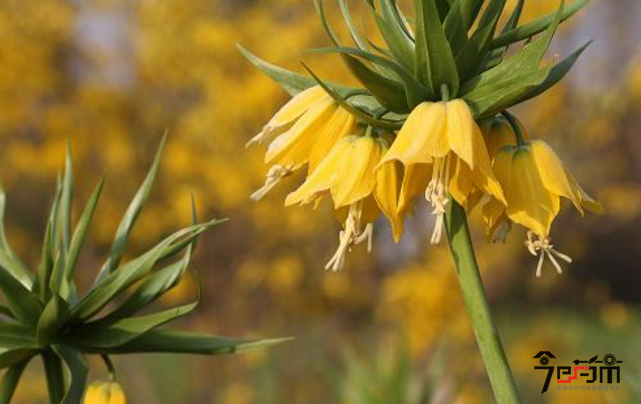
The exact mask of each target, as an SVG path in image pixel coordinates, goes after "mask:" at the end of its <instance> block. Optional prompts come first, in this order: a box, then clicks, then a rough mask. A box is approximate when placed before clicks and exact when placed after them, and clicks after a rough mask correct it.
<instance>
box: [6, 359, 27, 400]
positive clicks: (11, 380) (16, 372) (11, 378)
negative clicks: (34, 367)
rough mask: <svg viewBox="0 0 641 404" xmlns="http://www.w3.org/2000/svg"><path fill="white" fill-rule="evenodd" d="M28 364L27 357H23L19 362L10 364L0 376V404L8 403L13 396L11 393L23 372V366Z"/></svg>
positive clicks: (13, 391)
mask: <svg viewBox="0 0 641 404" xmlns="http://www.w3.org/2000/svg"><path fill="white" fill-rule="evenodd" d="M28 364H29V359H25V360H23V361H21V362H18V363H16V364H15V365H13V366H11V367H10V368H9V369H7V371H6V372H5V373H4V375H3V376H2V382H0V404H9V403H10V402H11V399H12V398H13V393H15V391H16V387H18V382H19V381H20V377H21V376H22V372H24V370H25V368H26V367H27V365H28Z"/></svg>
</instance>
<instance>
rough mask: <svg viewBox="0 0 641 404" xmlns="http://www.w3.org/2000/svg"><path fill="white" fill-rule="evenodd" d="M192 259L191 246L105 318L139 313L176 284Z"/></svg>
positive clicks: (147, 280) (110, 318)
mask: <svg viewBox="0 0 641 404" xmlns="http://www.w3.org/2000/svg"><path fill="white" fill-rule="evenodd" d="M190 259H191V247H190V248H188V250H187V252H186V253H185V256H184V257H183V258H182V259H181V260H180V261H178V262H175V263H173V264H171V265H169V266H167V267H165V268H163V269H161V270H160V271H157V272H155V273H153V274H152V275H150V276H149V277H148V278H147V279H145V280H144V282H143V283H142V285H140V287H139V288H138V289H136V291H135V292H134V293H132V294H131V296H129V297H128V298H127V300H125V302H124V303H123V304H121V305H120V306H118V308H117V309H115V310H114V311H112V312H111V313H109V314H108V315H107V316H105V317H104V318H103V320H113V319H121V318H125V317H128V316H131V315H132V314H135V313H137V312H138V311H140V310H141V309H143V308H144V307H145V306H147V305H149V304H151V303H153V302H154V301H156V300H157V299H158V298H159V297H161V296H162V295H163V294H165V293H166V292H167V291H168V290H170V289H172V288H173V287H174V286H176V285H177V284H178V283H179V282H180V279H181V278H182V276H183V274H184V273H185V271H186V270H187V267H188V265H189V261H190Z"/></svg>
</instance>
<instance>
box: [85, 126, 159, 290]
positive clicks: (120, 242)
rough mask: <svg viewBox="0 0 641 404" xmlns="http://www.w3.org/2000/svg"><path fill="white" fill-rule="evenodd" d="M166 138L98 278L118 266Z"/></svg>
mask: <svg viewBox="0 0 641 404" xmlns="http://www.w3.org/2000/svg"><path fill="white" fill-rule="evenodd" d="M166 140H167V133H165V135H164V136H163V138H162V140H161V141H160V145H159V146H158V150H157V151H156V157H155V158H154V161H153V163H152V165H151V169H150V170H149V173H148V174H147V177H146V178H145V180H144V181H143V183H142V185H141V186H140V188H139V189H138V192H136V195H135V196H134V199H133V200H132V201H131V203H130V205H129V207H128V208H127V211H126V212H125V215H124V217H123V218H122V221H121V222H120V225H119V226H118V230H117V231H116V236H115V238H114V241H113V244H112V246H111V252H110V254H109V259H107V262H105V264H104V265H103V267H102V268H101V270H100V275H99V277H98V279H100V278H102V277H104V276H106V275H107V274H109V273H110V272H112V271H113V270H114V269H116V268H117V267H118V264H119V263H120V259H121V258H122V254H123V253H124V250H125V246H126V245H127V241H128V240H129V235H130V234H131V229H132V228H133V226H134V224H135V223H136V220H137V219H138V216H139V215H140V212H141V211H142V208H143V206H144V205H145V203H146V202H147V199H149V194H150V193H151V187H152V186H153V183H154V180H155V179H156V174H157V173H158V167H159V165H160V158H161V157H162V152H163V149H164V147H165V141H166Z"/></svg>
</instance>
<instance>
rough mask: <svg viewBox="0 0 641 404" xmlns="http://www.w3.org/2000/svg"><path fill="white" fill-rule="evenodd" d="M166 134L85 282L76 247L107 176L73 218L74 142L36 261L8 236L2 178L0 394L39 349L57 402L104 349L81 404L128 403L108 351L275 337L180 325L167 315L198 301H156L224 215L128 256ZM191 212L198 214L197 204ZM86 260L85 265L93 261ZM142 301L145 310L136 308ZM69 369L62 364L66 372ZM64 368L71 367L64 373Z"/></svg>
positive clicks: (240, 345) (220, 348)
mask: <svg viewBox="0 0 641 404" xmlns="http://www.w3.org/2000/svg"><path fill="white" fill-rule="evenodd" d="M163 144H164V140H163V142H162V144H161V147H160V148H159V150H158V153H157V155H156V158H155V160H154V162H153V165H152V167H151V170H150V171H149V174H148V175H147V178H146V179H145V181H144V182H143V183H142V186H141V187H140V189H139V190H138V192H137V193H136V195H135V197H134V199H133V201H132V202H131V204H130V205H129V207H128V209H127V211H126V213H125V215H124V217H123V219H122V221H121V222H120V225H119V226H118V230H117V233H116V235H115V237H114V242H113V244H112V247H111V251H110V253H109V256H108V257H107V258H106V260H105V262H104V264H103V265H102V266H101V267H100V268H99V270H98V271H97V276H96V279H95V282H94V284H93V285H92V286H91V287H90V288H88V290H86V291H79V290H78V289H77V287H76V280H75V275H76V271H77V269H78V257H79V256H80V255H81V252H82V249H83V245H84V243H85V241H86V237H87V234H88V230H89V226H90V224H91V222H92V219H93V217H94V215H95V213H96V207H97V205H98V201H99V199H100V195H101V193H102V189H103V184H104V181H101V182H100V183H99V184H98V185H97V186H96V189H95V191H94V192H93V194H92V195H91V197H90V198H89V201H88V202H87V205H86V207H85V208H84V210H83V212H82V214H81V215H80V217H79V220H78V223H77V224H76V226H75V228H73V227H72V223H71V211H72V202H73V170H72V166H73V164H72V159H71V151H69V152H68V154H67V160H66V168H65V172H64V176H63V177H62V180H61V181H60V182H59V184H58V189H57V191H56V194H55V197H54V202H53V208H52V209H51V213H50V215H49V220H48V222H47V227H46V231H45V236H44V242H43V246H42V259H41V262H40V265H39V267H38V269H37V270H36V271H33V272H32V271H30V270H29V269H28V268H27V267H26V266H25V264H23V262H22V261H21V260H20V258H19V257H18V256H17V255H16V254H15V253H14V252H13V249H12V248H11V246H10V245H9V243H8V241H7V238H6V237H5V232H4V226H3V221H2V218H3V217H4V207H5V194H4V191H3V190H2V187H0V291H1V292H2V293H3V294H4V302H5V304H6V306H1V307H0V309H1V311H2V314H3V318H2V319H1V320H0V369H6V371H5V373H4V375H3V378H2V382H1V383H0V402H2V403H9V402H10V401H11V399H12V396H13V393H14V391H15V389H16V387H17V385H18V383H19V381H20V377H21V375H22V373H23V371H24V370H25V368H26V367H27V366H28V365H29V364H30V363H31V362H32V361H33V359H35V358H36V357H40V358H41V359H42V362H43V365H44V371H45V376H46V380H47V387H48V392H49V398H50V402H51V404H80V403H81V402H82V398H83V393H84V391H85V385H86V382H87V378H88V373H89V369H88V366H87V362H86V359H85V357H86V356H87V355H99V356H101V357H102V359H103V360H104V362H105V365H106V367H107V370H108V371H109V374H110V381H109V382H106V383H103V382H97V383H94V384H92V385H91V386H90V387H89V389H88V390H87V393H86V396H85V399H84V402H85V404H124V403H125V396H124V392H123V391H122V388H121V387H120V385H118V384H117V383H115V382H114V380H115V369H114V367H113V365H112V363H111V360H110V359H109V356H111V355H120V354H132V353H143V352H144V353H154V352H158V353H183V354H201V355H217V354H225V353H233V352H238V351H241V350H243V349H246V348H251V347H254V346H260V345H266V344H271V343H274V342H279V341H278V340H256V341H249V340H240V339H233V338H221V337H217V336H214V335H207V334H202V333H192V332H184V331H176V330H172V329H169V328H167V327H165V325H166V324H167V323H169V322H172V321H174V320H176V319H178V318H181V317H183V316H185V315H187V314H189V313H191V312H192V311H193V310H194V309H195V308H196V307H197V306H198V304H199V303H200V296H198V297H197V298H196V299H195V300H194V301H193V302H192V303H189V304H186V305H183V306H179V307H173V308H170V309H165V310H153V311H151V312H149V310H148V309H150V308H153V303H154V302H155V301H156V300H158V299H159V298H161V297H162V296H163V295H164V294H165V293H167V292H168V291H170V290H171V289H172V288H173V287H174V286H176V285H177V284H178V283H179V282H180V280H181V279H182V277H183V275H184V274H185V273H186V271H187V270H188V267H189V264H190V262H191V257H192V251H193V249H194V246H195V243H196V241H197V240H198V239H199V238H200V237H201V235H202V234H203V232H205V231H206V230H208V229H210V228H211V227H213V226H216V225H217V224H219V223H221V222H223V221H222V220H212V221H208V222H204V223H194V224H193V225H191V226H189V227H186V228H184V229H182V230H178V231H176V232H175V233H173V234H171V235H169V236H168V237H166V238H165V239H164V240H162V241H160V242H159V243H157V244H156V245H155V246H154V247H152V248H151V249H149V250H148V251H147V252H145V253H144V254H142V255H140V256H138V257H134V258H132V259H130V260H128V261H127V262H122V259H123V255H124V253H125V249H126V247H127V244H128V241H129V235H130V234H131V232H132V230H133V227H134V225H135V223H136V220H137V218H138V216H139V214H140V213H141V211H142V208H143V206H144V205H145V203H146V201H147V199H148V197H149V194H150V191H151V187H152V185H153V182H154V179H155V177H156V173H157V172H158V168H159V164H160V157H161V152H162V148H163V146H162V145H163ZM193 219H194V222H196V214H195V210H194V215H193ZM87 269H88V268H84V269H83V270H87ZM143 309H146V310H147V311H148V313H147V314H138V313H139V312H140V311H141V310H143ZM65 370H66V372H65ZM65 373H67V374H68V375H69V376H68V377H65Z"/></svg>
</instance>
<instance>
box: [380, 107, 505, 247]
mask: <svg viewBox="0 0 641 404" xmlns="http://www.w3.org/2000/svg"><path fill="white" fill-rule="evenodd" d="M391 161H399V162H401V163H403V165H404V166H405V174H404V178H403V185H402V189H401V195H400V197H399V199H400V202H399V212H401V213H402V212H405V211H407V210H408V209H409V207H410V203H411V200H412V199H413V198H414V197H415V196H416V195H418V194H419V193H421V192H425V198H426V199H427V201H428V202H429V203H430V204H431V206H432V208H433V214H435V215H436V217H437V219H436V225H435V228H434V233H433V235H432V243H433V244H437V243H439V241H440V239H441V235H442V229H443V224H444V215H445V208H446V205H447V203H448V202H449V197H450V195H451V196H452V198H454V199H455V200H456V201H457V202H458V203H460V204H461V205H462V206H464V207H467V205H468V200H469V198H470V196H471V195H472V193H473V192H475V191H480V192H482V193H484V194H487V195H491V196H493V197H494V198H496V199H497V200H499V201H504V197H503V192H502V190H501V186H500V185H499V183H498V181H497V180H496V178H495V177H494V173H493V172H492V165H491V162H490V157H489V155H488V152H487V148H486V146H485V142H484V140H483V135H482V133H481V130H480V128H479V126H478V125H477V124H476V122H475V121H474V117H473V116H472V112H471V111H470V108H469V107H468V105H467V104H466V103H465V101H463V100H460V99H457V100H452V101H448V102H424V103H422V104H420V105H418V106H417V107H416V108H414V110H413V111H412V113H411V114H410V115H409V117H408V118H407V120H406V122H405V124H404V125H403V127H402V128H401V130H400V132H399V133H398V136H397V137H396V140H395V141H394V143H393V144H392V146H391V147H390V150H389V151H388V152H387V154H386V155H385V157H384V158H383V160H382V162H381V166H384V165H385V164H386V163H388V162H391Z"/></svg>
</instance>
